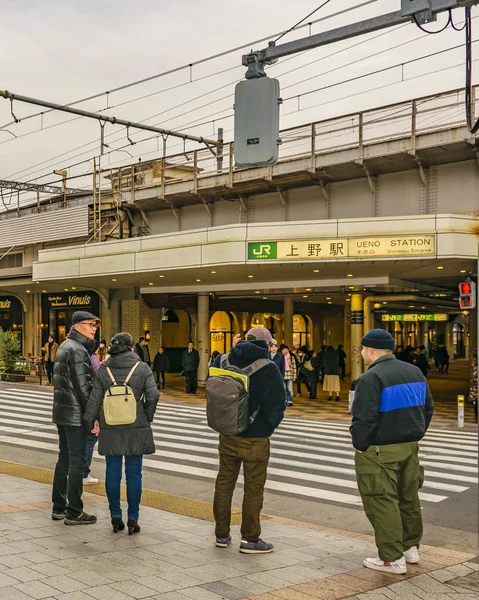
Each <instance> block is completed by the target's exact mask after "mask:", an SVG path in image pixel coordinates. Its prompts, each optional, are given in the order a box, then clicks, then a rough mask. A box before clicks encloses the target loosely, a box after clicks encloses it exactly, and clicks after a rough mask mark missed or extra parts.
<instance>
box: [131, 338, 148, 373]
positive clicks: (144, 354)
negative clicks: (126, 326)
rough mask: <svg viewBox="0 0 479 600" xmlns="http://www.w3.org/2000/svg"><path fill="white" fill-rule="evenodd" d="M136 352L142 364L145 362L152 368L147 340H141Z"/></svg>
mask: <svg viewBox="0 0 479 600" xmlns="http://www.w3.org/2000/svg"><path fill="white" fill-rule="evenodd" d="M135 352H136V354H138V356H139V357H140V360H141V361H142V362H145V363H146V364H147V365H148V366H149V367H150V366H151V359H150V349H149V348H148V343H147V341H146V338H144V337H141V338H140V339H139V341H138V343H137V344H136V346H135Z"/></svg>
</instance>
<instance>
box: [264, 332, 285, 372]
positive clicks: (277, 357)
mask: <svg viewBox="0 0 479 600" xmlns="http://www.w3.org/2000/svg"><path fill="white" fill-rule="evenodd" d="M268 358H269V359H270V360H272V361H273V362H274V363H276V365H277V367H278V369H279V372H280V373H281V377H283V379H284V368H285V367H284V354H283V353H282V352H278V344H277V342H276V340H272V342H271V344H270V345H269V353H268Z"/></svg>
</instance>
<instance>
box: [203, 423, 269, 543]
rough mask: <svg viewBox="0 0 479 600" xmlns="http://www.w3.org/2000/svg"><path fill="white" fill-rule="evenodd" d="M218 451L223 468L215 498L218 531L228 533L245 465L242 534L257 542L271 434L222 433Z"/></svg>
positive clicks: (245, 537)
mask: <svg viewBox="0 0 479 600" xmlns="http://www.w3.org/2000/svg"><path fill="white" fill-rule="evenodd" d="M219 452H220V469H219V472H218V477H217V478H216V485H215V498H214V502H213V513H214V517H215V522H216V528H215V535H216V537H219V538H225V537H227V536H228V535H229V532H230V523H231V502H232V500H233V492H234V489H235V486H236V481H237V479H238V475H239V471H240V468H241V465H243V475H244V492H243V507H242V511H241V512H242V520H241V537H242V538H243V539H245V540H247V541H248V542H256V541H257V540H258V538H259V536H260V534H261V524H260V513H261V509H262V508H263V496H264V484H265V483H266V470H267V467H268V462H269V438H243V437H238V436H235V435H223V434H221V435H220V440H219Z"/></svg>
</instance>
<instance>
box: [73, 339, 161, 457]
mask: <svg viewBox="0 0 479 600" xmlns="http://www.w3.org/2000/svg"><path fill="white" fill-rule="evenodd" d="M138 361H139V358H138V356H137V355H136V353H135V352H131V351H130V350H129V349H128V350H125V351H124V352H121V353H120V354H113V355H112V356H110V358H109V359H108V360H107V361H106V362H104V363H103V364H102V365H101V367H100V370H99V371H98V375H97V376H96V379H95V381H94V383H93V390H92V393H91V396H90V399H89V401H88V406H87V408H86V411H85V416H84V424H85V427H86V428H87V430H88V431H91V430H92V429H93V424H94V421H95V419H96V417H97V415H98V414H99V413H100V410H101V407H102V404H103V397H104V395H105V392H106V391H107V389H108V388H109V387H110V386H111V384H112V382H111V379H110V376H109V375H108V372H107V370H106V367H110V369H111V372H112V373H113V376H114V377H115V379H116V381H117V383H123V382H124V381H125V379H126V377H127V376H128V373H129V372H130V370H131V368H132V367H133V365H134V364H135V363H136V362H138ZM129 386H130V387H131V389H132V390H133V393H134V394H135V398H136V400H137V404H136V421H135V422H134V423H131V424H130V425H108V424H107V423H105V418H104V416H103V415H101V416H100V435H99V439H98V453H99V454H101V455H102V456H142V455H143V454H153V453H154V452H155V443H154V441H153V432H152V429H151V425H150V423H151V422H152V421H153V416H154V414H155V411H156V405H157V403H158V398H159V393H158V390H157V387H156V384H155V379H154V377H153V373H152V372H151V370H150V368H149V367H148V365H146V364H145V363H142V364H140V365H139V366H138V367H137V368H136V371H135V372H134V373H133V375H132V377H131V379H130V381H129ZM142 396H143V399H142Z"/></svg>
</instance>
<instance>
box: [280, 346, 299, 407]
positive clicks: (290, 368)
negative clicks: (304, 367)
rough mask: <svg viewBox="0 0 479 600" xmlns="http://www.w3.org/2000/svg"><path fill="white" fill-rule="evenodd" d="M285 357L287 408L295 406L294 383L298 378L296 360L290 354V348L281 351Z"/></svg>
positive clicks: (285, 347) (286, 347)
mask: <svg viewBox="0 0 479 600" xmlns="http://www.w3.org/2000/svg"><path fill="white" fill-rule="evenodd" d="M281 352H282V353H283V356H284V377H283V379H284V386H285V388H286V406H293V395H294V392H293V382H294V381H295V380H296V377H297V369H296V360H295V358H294V356H293V355H292V354H291V353H290V351H289V348H288V346H284V348H283V349H282V351H281Z"/></svg>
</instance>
